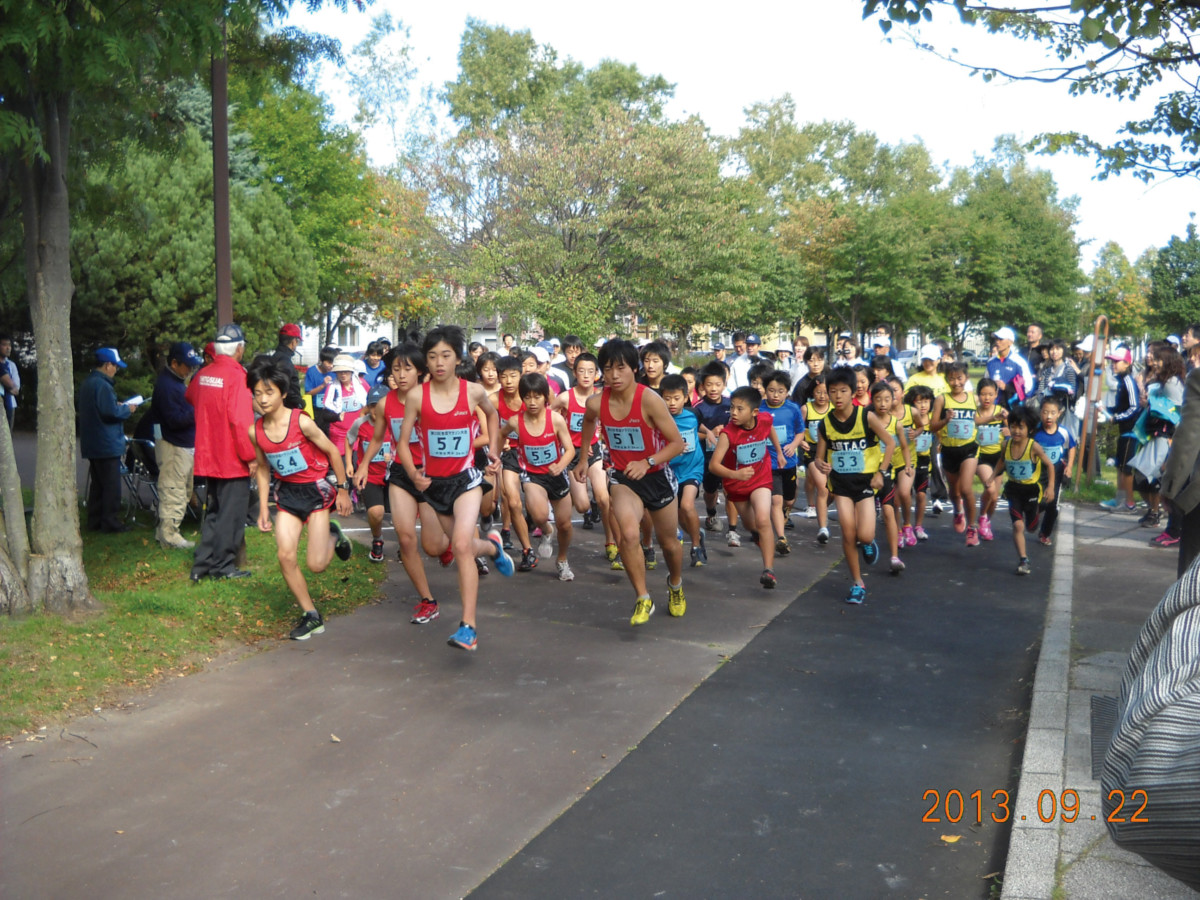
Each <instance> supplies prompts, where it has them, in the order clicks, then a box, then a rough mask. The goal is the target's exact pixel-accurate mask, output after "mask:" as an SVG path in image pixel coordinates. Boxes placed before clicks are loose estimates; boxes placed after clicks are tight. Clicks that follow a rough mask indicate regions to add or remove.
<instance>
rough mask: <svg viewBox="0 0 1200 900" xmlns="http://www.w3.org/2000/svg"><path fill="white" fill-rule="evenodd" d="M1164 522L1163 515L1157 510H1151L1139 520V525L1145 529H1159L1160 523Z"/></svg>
mask: <svg viewBox="0 0 1200 900" xmlns="http://www.w3.org/2000/svg"><path fill="white" fill-rule="evenodd" d="M1161 521H1162V513H1160V512H1159V511H1158V510H1157V509H1151V510H1148V511H1147V512H1146V514H1145V515H1144V516H1142V517H1141V518H1140V519H1138V524H1139V525H1141V526H1142V527H1143V528H1157V527H1158V523H1159V522H1161Z"/></svg>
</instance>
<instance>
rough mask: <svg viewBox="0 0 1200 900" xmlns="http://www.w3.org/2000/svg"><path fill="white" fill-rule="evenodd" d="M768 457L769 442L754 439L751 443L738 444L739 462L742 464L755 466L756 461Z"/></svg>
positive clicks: (739, 464) (758, 461)
mask: <svg viewBox="0 0 1200 900" xmlns="http://www.w3.org/2000/svg"><path fill="white" fill-rule="evenodd" d="M766 458H767V442H766V441H754V442H753V443H750V444H738V448H737V464H738V466H739V467H741V466H753V465H755V464H756V463H760V462H762V461H763V460H764V459H766Z"/></svg>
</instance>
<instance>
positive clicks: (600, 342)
mask: <svg viewBox="0 0 1200 900" xmlns="http://www.w3.org/2000/svg"><path fill="white" fill-rule="evenodd" d="M605 342H606V339H605V338H596V343H595V344H593V346H594V347H595V348H596V349H597V350H598V349H600V348H601V347H603V346H604V344H605Z"/></svg>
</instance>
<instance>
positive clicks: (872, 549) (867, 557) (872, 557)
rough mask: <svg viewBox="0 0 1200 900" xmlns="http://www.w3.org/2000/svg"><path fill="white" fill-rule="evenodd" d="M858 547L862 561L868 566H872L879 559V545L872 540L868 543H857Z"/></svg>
mask: <svg viewBox="0 0 1200 900" xmlns="http://www.w3.org/2000/svg"><path fill="white" fill-rule="evenodd" d="M858 549H860V550H861V551H862V555H863V562H865V563H866V564H867V565H868V566H873V565H875V563H876V562H877V561H878V560H879V545H878V544H877V543H875V542H874V541H871V543H869V544H859V546H858Z"/></svg>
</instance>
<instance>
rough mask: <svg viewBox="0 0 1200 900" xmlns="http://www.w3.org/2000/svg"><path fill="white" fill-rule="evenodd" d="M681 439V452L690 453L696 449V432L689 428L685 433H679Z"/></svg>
mask: <svg viewBox="0 0 1200 900" xmlns="http://www.w3.org/2000/svg"><path fill="white" fill-rule="evenodd" d="M679 434H680V436H681V437H682V438H683V452H684V453H691V452H693V451H694V450H695V449H696V431H695V430H694V429H691V428H689V429H688V430H687V431H681V432H679Z"/></svg>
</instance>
